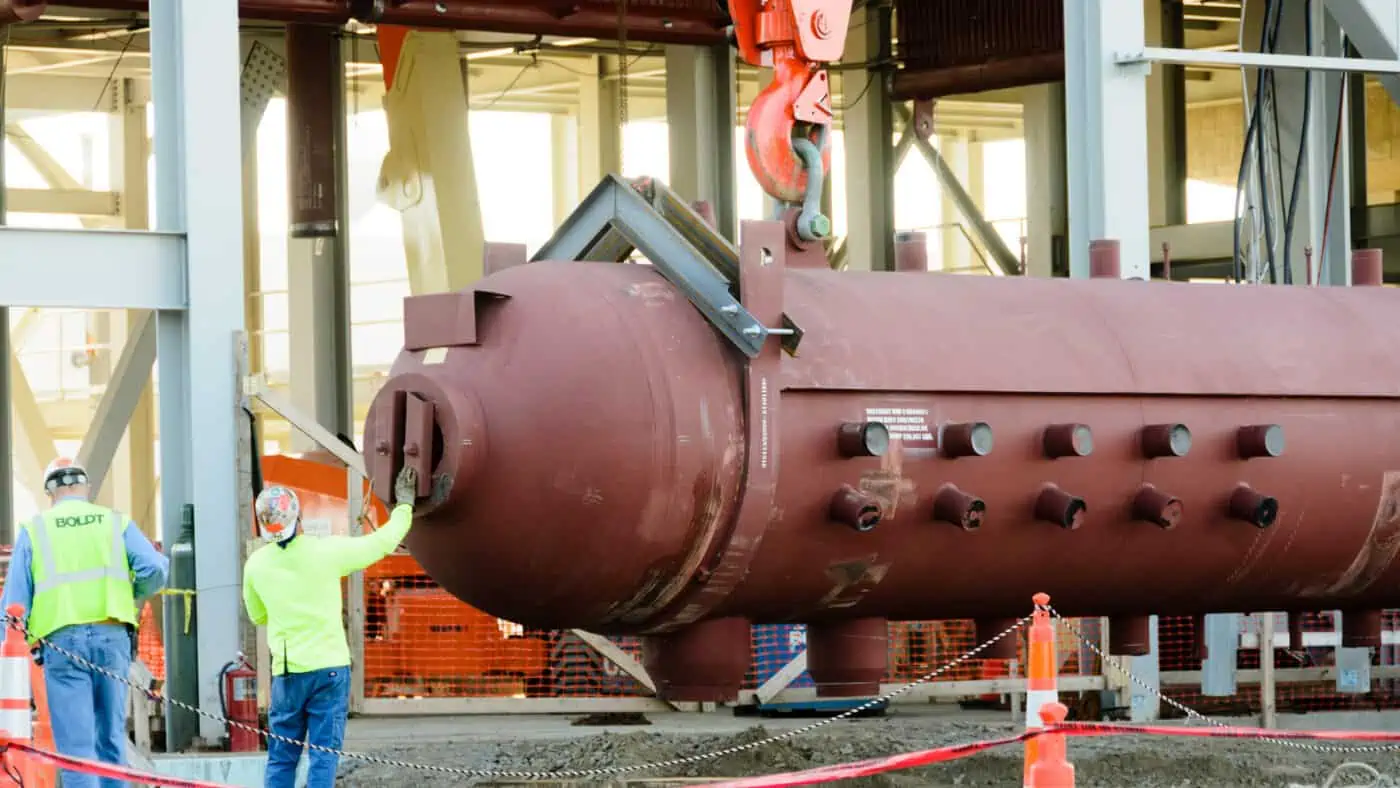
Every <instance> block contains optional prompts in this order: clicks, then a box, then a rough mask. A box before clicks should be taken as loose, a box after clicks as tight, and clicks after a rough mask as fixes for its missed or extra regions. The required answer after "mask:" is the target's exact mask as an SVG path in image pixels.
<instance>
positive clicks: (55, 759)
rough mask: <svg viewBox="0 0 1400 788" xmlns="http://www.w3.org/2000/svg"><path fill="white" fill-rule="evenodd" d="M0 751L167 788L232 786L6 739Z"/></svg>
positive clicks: (61, 767)
mask: <svg viewBox="0 0 1400 788" xmlns="http://www.w3.org/2000/svg"><path fill="white" fill-rule="evenodd" d="M0 750H8V751H9V752H10V753H21V754H23V755H25V756H28V757H33V758H36V759H38V760H41V761H46V762H48V763H51V764H53V765H54V766H57V767H58V768H60V769H70V770H72V771H75V772H82V773H83V774H94V775H97V776H98V777H110V778H112V779H114V780H127V781H129V782H133V783H136V784H138V785H162V786H170V788H233V786H229V785H224V784H222V783H210V782H205V781H203V780H186V779H183V778H180V777H166V776H164V775H160V774H147V773H145V772H138V771H136V770H135V769H128V768H126V767H125V766H117V765H115V764H111V763H102V762H100V761H89V760H87V759H85V758H73V757H71V756H68V755H60V754H58V753H56V752H48V751H46V750H40V749H38V748H36V747H33V746H30V745H28V744H22V743H20V742H17V741H12V740H9V739H0Z"/></svg>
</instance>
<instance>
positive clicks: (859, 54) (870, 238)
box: [842, 3, 895, 271]
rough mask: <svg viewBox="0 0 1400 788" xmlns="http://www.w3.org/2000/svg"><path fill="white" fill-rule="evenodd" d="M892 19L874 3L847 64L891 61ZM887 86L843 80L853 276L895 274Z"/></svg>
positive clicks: (858, 22)
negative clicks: (868, 273) (861, 273)
mask: <svg viewBox="0 0 1400 788" xmlns="http://www.w3.org/2000/svg"><path fill="white" fill-rule="evenodd" d="M891 14H892V9H890V8H889V7H887V6H882V5H880V4H876V3H870V4H867V5H866V7H865V8H864V9H863V10H862V11H860V12H858V13H857V14H856V18H854V19H853V20H852V24H851V35H850V37H849V38H848V39H847V41H846V54H845V58H844V60H846V61H848V62H852V63H860V62H867V63H881V62H886V61H888V59H889V57H890V53H891V49H892V45H893V41H892V37H893V28H892V25H891V21H892V19H891ZM872 77H873V78H872ZM867 79H868V80H869V88H868V89H867V88H866V82H867ZM889 84H890V83H889V79H888V74H886V73H885V72H883V71H880V70H877V71H875V72H873V73H867V72H865V71H847V72H844V74H843V75H842V101H843V103H844V104H845V112H844V119H845V143H846V215H847V219H846V225H847V228H848V229H847V233H846V253H847V260H848V261H849V269H850V270H852V271H861V270H866V271H869V270H875V271H890V270H893V269H894V173H895V161H894V158H895V157H894V108H893V106H892V105H891V103H890V90H889ZM862 93H863V95H862ZM858 96H859V97H860V100H859V101H857V100H856V99H857V97H858Z"/></svg>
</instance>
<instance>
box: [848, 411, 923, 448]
mask: <svg viewBox="0 0 1400 788" xmlns="http://www.w3.org/2000/svg"><path fill="white" fill-rule="evenodd" d="M865 420H866V421H878V422H880V423H881V424H883V425H885V428H886V429H888V430H889V431H890V437H891V438H894V439H896V440H900V441H903V442H904V443H906V444H907V443H915V442H927V441H932V440H933V430H932V429H930V428H929V425H928V409H927V408H866V409H865Z"/></svg>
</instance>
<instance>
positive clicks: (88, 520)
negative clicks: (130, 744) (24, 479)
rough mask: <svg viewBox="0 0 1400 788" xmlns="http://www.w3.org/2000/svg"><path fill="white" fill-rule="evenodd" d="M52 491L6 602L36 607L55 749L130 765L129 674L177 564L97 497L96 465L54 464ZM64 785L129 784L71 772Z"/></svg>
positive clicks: (33, 637)
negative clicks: (143, 618)
mask: <svg viewBox="0 0 1400 788" xmlns="http://www.w3.org/2000/svg"><path fill="white" fill-rule="evenodd" d="M44 492H45V493H47V494H48V497H49V500H50V501H51V502H52V504H53V506H52V508H50V509H49V510H48V511H47V512H44V513H42V514H37V515H35V516H34V518H33V519H32V520H30V521H29V522H27V523H24V524H23V525H22V526H21V528H20V531H19V535H18V537H17V538H16V539H15V548H14V553H13V555H12V556H11V557H10V569H9V572H8V574H7V575H6V576H5V593H4V596H3V597H2V598H0V609H5V608H8V607H9V605H10V604H11V603H15V602H18V603H19V604H21V605H23V606H24V609H25V610H26V611H28V613H27V621H26V622H25V627H26V631H27V633H28V636H29V643H30V645H31V646H34V647H35V649H34V650H35V655H36V658H37V659H38V660H39V662H40V663H41V664H42V665H43V666H44V684H45V686H46V688H47V689H48V696H49V697H48V700H49V714H50V724H51V725H52V727H53V739H54V746H55V747H57V748H58V751H59V752H60V753H62V754H64V755H71V756H74V757H77V758H86V759H88V760H100V761H103V762H105V763H112V764H119V765H124V764H125V763H126V702H127V684H126V682H125V680H126V677H127V673H128V671H129V670H130V669H131V660H132V658H133V657H134V655H135V652H136V622H137V611H138V610H139V609H140V606H141V605H142V604H143V603H144V601H145V600H146V598H148V597H150V596H153V595H154V594H155V593H156V592H157V591H159V590H160V589H161V587H162V586H164V585H165V581H166V576H167V575H168V573H169V570H170V563H169V561H168V560H167V559H166V557H165V556H163V555H161V554H160V553H159V552H158V551H157V550H156V549H155V547H154V546H153V545H152V544H151V543H150V541H149V540H148V539H146V537H145V535H144V534H142V533H141V530H140V529H139V528H137V527H136V525H135V524H134V523H133V522H132V521H131V520H130V519H129V518H127V517H126V516H125V515H123V514H121V513H120V512H114V511H112V510H111V509H108V508H107V507H105V506H98V505H97V504H94V503H90V502H89V501H88V493H89V488H88V475H87V472H86V471H84V470H83V469H82V468H81V467H79V466H78V465H77V464H76V463H74V462H73V461H72V460H70V459H68V458H66V457H60V458H58V459H56V460H54V461H53V462H52V463H50V464H49V467H48V468H47V469H46V470H45V471H44ZM94 665H95V666H97V667H99V668H102V669H103V670H104V671H106V673H102V672H98V671H96V670H93V669H92V667H91V666H94ZM107 674H111V675H107ZM114 677H115V678H114ZM63 785H64V788H97V786H102V788H117V786H124V785H125V783H124V782H122V781H120V780H115V779H112V778H110V777H103V778H101V779H100V780H99V779H98V778H97V777H95V776H93V775H90V774H80V773H78V772H74V771H68V770H64V771H63Z"/></svg>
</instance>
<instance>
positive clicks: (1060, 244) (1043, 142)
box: [1024, 82, 1069, 276]
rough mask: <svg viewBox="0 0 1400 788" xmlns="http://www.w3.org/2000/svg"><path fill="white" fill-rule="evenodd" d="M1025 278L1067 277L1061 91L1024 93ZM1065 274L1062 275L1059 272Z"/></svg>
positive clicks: (1056, 86) (1055, 86)
mask: <svg viewBox="0 0 1400 788" xmlns="http://www.w3.org/2000/svg"><path fill="white" fill-rule="evenodd" d="M1024 90H1025V96H1026V103H1025V109H1024V118H1025V123H1024V126H1025V129H1026V225H1027V232H1026V234H1027V236H1028V239H1027V242H1026V268H1027V270H1026V275H1027V276H1052V275H1054V273H1055V272H1056V271H1061V272H1064V273H1067V270H1066V266H1067V261H1066V259H1065V253H1066V251H1067V250H1066V246H1065V244H1066V241H1067V240H1068V239H1067V237H1066V236H1067V235H1068V233H1069V206H1068V193H1067V191H1066V183H1065V86H1064V83H1063V82H1054V83H1050V84H1047V85H1034V86H1032V87H1029V88H1025V89H1024ZM1061 275H1063V273H1061Z"/></svg>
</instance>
